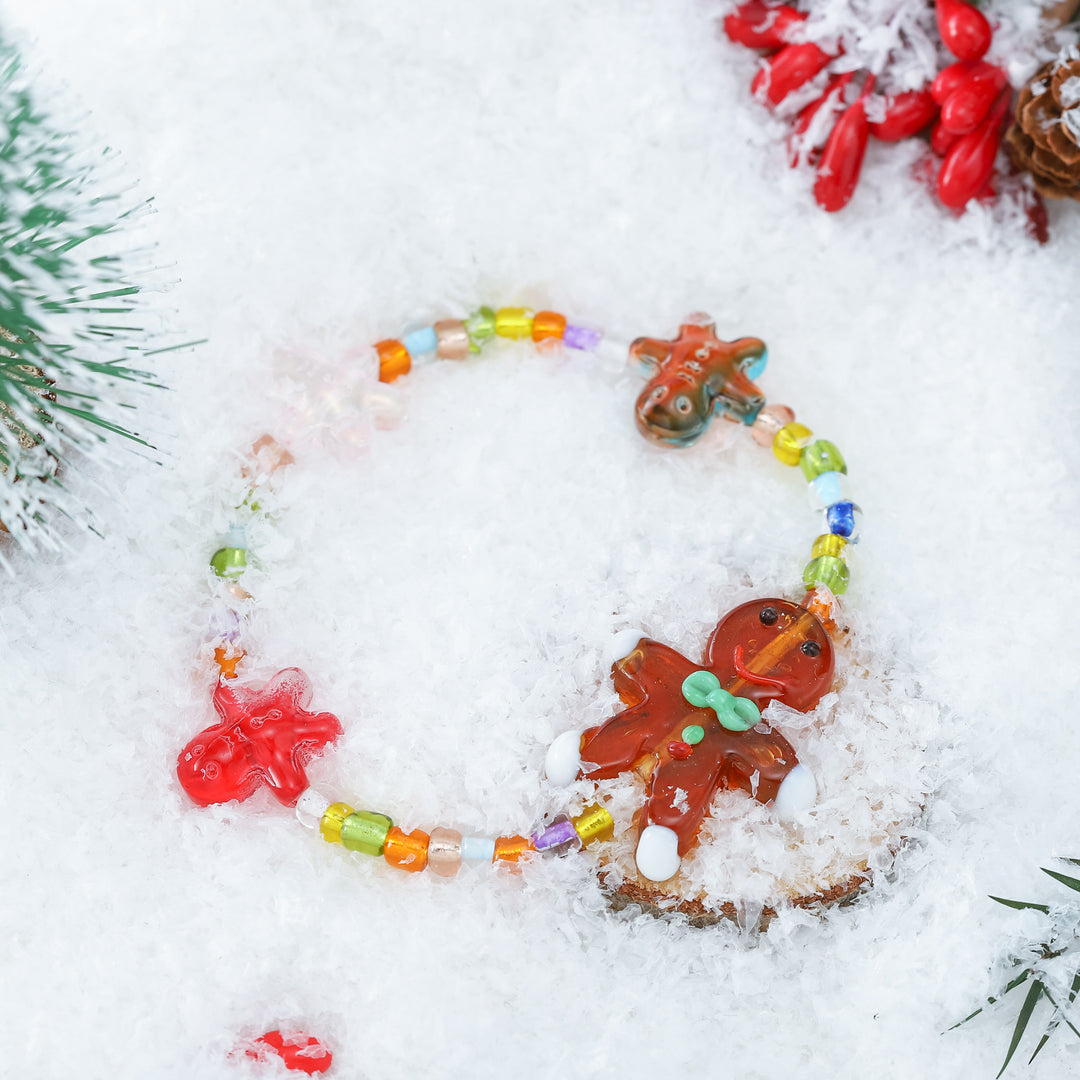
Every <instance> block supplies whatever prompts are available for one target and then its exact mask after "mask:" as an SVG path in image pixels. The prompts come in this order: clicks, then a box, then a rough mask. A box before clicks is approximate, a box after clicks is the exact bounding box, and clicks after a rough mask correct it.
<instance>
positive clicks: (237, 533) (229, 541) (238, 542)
mask: <svg viewBox="0 0 1080 1080" xmlns="http://www.w3.org/2000/svg"><path fill="white" fill-rule="evenodd" d="M225 546H226V547H236V548H246V547H247V529H245V528H244V526H243V525H237V524H236V523H235V522H234V523H233V524H232V525H230V526H229V531H228V533H227V534H226V536H225Z"/></svg>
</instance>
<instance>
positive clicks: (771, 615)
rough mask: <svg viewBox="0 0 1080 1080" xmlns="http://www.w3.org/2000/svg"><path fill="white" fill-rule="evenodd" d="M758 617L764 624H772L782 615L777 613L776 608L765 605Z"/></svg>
mask: <svg viewBox="0 0 1080 1080" xmlns="http://www.w3.org/2000/svg"><path fill="white" fill-rule="evenodd" d="M758 618H759V619H760V620H761V625H762V626H772V625H773V623H775V622H776V620H777V619H778V618H780V616H779V615H778V614H777V613H776V608H774V607H763V608H762V609H761V614H760V615H759V616H758Z"/></svg>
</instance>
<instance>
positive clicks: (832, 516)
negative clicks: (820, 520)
mask: <svg viewBox="0 0 1080 1080" xmlns="http://www.w3.org/2000/svg"><path fill="white" fill-rule="evenodd" d="M825 517H826V520H827V521H828V523H829V532H831V533H835V534H836V535H837V536H843V537H845V538H846V539H847V540H848V541H849V542H850V543H852V544H855V543H857V542H858V539H859V519H860V518H861V517H862V511H861V510H860V509H859V507H858V506H856V505H855V503H853V502H838V503H833V504H832V506H830V507H829V508H828V509H827V510H826V511H825Z"/></svg>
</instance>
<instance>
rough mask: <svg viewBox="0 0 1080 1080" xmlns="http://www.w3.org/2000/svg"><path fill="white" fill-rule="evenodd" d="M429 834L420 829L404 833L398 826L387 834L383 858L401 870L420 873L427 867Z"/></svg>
mask: <svg viewBox="0 0 1080 1080" xmlns="http://www.w3.org/2000/svg"><path fill="white" fill-rule="evenodd" d="M428 839H429V837H428V834H427V833H426V832H421V831H420V830H419V829H413V831H412V832H411V833H403V832H402V831H401V830H400V829H399V828H398V827H397V826H396V825H395V826H394V827H393V828H392V829H391V830H390V831H389V832H388V833H387V834H386V847H385V848H384V849H383V858H384V859H386V861H387V862H388V863H389V864H390V865H391V866H396V867H397V868H398V869H399V870H408V871H409V873H410V874H415V873H418V872H419V871H420V870H423V869H424V867H425V866H427V849H428Z"/></svg>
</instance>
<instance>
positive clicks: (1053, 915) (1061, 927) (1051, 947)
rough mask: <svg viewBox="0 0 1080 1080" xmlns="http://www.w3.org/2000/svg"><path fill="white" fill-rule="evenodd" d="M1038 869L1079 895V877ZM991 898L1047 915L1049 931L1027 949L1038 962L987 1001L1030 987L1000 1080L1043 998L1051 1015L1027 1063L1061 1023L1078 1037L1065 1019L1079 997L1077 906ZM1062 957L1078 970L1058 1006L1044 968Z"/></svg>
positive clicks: (1079, 912)
mask: <svg viewBox="0 0 1080 1080" xmlns="http://www.w3.org/2000/svg"><path fill="white" fill-rule="evenodd" d="M1062 861H1063V862H1068V863H1071V864H1073V865H1075V866H1080V859H1072V858H1069V859H1062ZM1040 869H1042V872H1043V873H1044V874H1047V875H1049V876H1050V877H1052V878H1053V879H1054V880H1055V881H1057V882H1059V883H1060V884H1062V885H1065V886H1066V887H1067V888H1069V889H1071V890H1072V891H1074V892H1077V893H1080V878H1075V877H1071V876H1069V875H1067V874H1062V873H1060V872H1059V871H1057V870H1048V869H1047V868H1046V867H1041V868H1040ZM990 899H991V900H994V901H995V902H996V903H999V904H1003V905H1004V906H1005V907H1008V908H1012V909H1013V910H1015V911H1038V912H1040V913H1041V914H1042V915H1045V916H1047V918H1048V919H1049V920H1050V927H1049V930H1050V932H1049V933H1048V935H1047V941H1048V943H1044V944H1041V945H1037V946H1035V945H1033V946H1032V947H1031V949H1030V950H1028V952H1029V955H1030V954H1031V953H1035V954H1036V956H1037V959H1036V960H1035V961H1034V962H1033V963H1031V962H1029V963H1028V964H1027V965H1026V966H1025V967H1024V968H1023V970H1022V971H1021V972H1020V973H1019V974H1018V975H1016V976H1014V977H1013V978H1012V979H1010V980H1009V981H1008V982H1007V983H1006V984H1005V986H1003V987H1002V988H1001V990H999V991H998V992H997V993H996V994H995V995H993V996H992V997H988V998H987V999H986V1005H994V1004H995V1003H997V1002H998V1001H1000V1000H1001V999H1002V998H1004V997H1005V996H1006V995H1007V994H1009V993H1011V992H1012V991H1013V990H1015V989H1017V988H1018V987H1020V986H1023V985H1024V984H1025V983H1027V984H1029V985H1028V991H1027V994H1026V995H1025V997H1024V1000H1023V1003H1022V1004H1021V1006H1020V1011H1019V1013H1018V1014H1017V1017H1016V1022H1015V1023H1014V1025H1013V1030H1012V1037H1011V1039H1010V1041H1009V1047H1008V1050H1007V1051H1006V1054H1005V1060H1004V1061H1003V1062H1002V1065H1001V1069H1000V1071H999V1072H998V1074H997V1075H998V1077H999V1078H1000V1077H1001V1076H1002V1074H1003V1073H1004V1072H1005V1070H1006V1069H1007V1068H1008V1067H1009V1064H1010V1062H1011V1061H1012V1059H1013V1057H1014V1056H1015V1054H1016V1051H1017V1049H1018V1048H1019V1047H1020V1044H1021V1042H1022V1041H1023V1039H1024V1036H1025V1034H1026V1033H1027V1030H1028V1027H1029V1026H1030V1025H1031V1022H1032V1020H1033V1018H1034V1017H1035V1015H1036V1012H1037V1011H1038V1007H1039V1005H1040V1003H1041V1002H1042V1001H1043V999H1045V1000H1046V1002H1047V1003H1048V1004H1049V1005H1050V1008H1051V1013H1050V1016H1049V1019H1048V1020H1047V1023H1046V1026H1045V1028H1044V1029H1043V1033H1042V1037H1041V1038H1040V1039H1039V1042H1038V1044H1037V1045H1036V1047H1035V1050H1034V1052H1033V1053H1032V1055H1031V1057H1030V1058H1028V1064H1029V1065H1030V1064H1031V1063H1032V1062H1033V1061H1034V1060H1035V1059H1036V1058H1037V1057H1038V1056H1039V1054H1040V1053H1041V1052H1042V1049H1043V1047H1045V1046H1046V1044H1047V1042H1048V1041H1049V1039H1050V1037H1051V1036H1052V1035H1053V1034H1054V1032H1055V1031H1056V1030H1057V1029H1058V1027H1059V1026H1060V1025H1061V1024H1062V1023H1064V1024H1065V1026H1066V1027H1068V1028H1069V1029H1070V1030H1071V1031H1072V1033H1073V1034H1074V1035H1076V1036H1077V1038H1080V1030H1078V1029H1077V1027H1076V1025H1075V1024H1074V1023H1073V1021H1072V1020H1071V1019H1070V1018H1069V1016H1068V1013H1069V1012H1070V1011H1071V1010H1072V1008H1073V1005H1074V1003H1075V1001H1076V998H1077V995H1078V994H1080V945H1078V942H1080V904H1078V903H1077V902H1075V901H1073V902H1071V903H1067V904H1065V905H1055V906H1051V905H1050V904H1040V903H1035V902H1033V901H1028V900H1008V899H1005V898H1004V897H1001V896H991V897H990ZM1063 956H1065V957H1067V956H1071V957H1072V958H1073V960H1075V961H1076V964H1077V967H1076V972H1075V974H1074V975H1073V978H1072V984H1071V986H1070V989H1069V995H1068V998H1067V1000H1066V1001H1065V1003H1064V1005H1061V1004H1059V1002H1058V1001H1057V1000H1056V999H1055V997H1054V995H1053V993H1052V992H1051V989H1050V985H1051V984H1052V982H1053V980H1052V979H1051V978H1050V977H1049V972H1048V967H1047V965H1048V962H1049V961H1051V960H1056V959H1058V958H1060V957H1063ZM1019 963H1020V962H1019V961H1018V962H1017V966H1019ZM1070 967H1071V965H1070ZM986 1005H984V1006H980V1007H979V1008H978V1009H976V1010H975V1011H974V1012H973V1013H970V1014H969V1015H967V1016H965V1017H964V1019H963V1020H960V1021H959V1022H958V1023H956V1024H953V1026H952V1027H951V1028H950V1029H949V1030H950V1031H952V1030H955V1029H956V1028H958V1027H960V1026H961V1025H963V1024H966V1023H967V1022H968V1021H969V1020H972V1019H974V1018H975V1017H976V1016H978V1015H979V1014H980V1013H981V1012H982V1011H983V1009H984V1008H986Z"/></svg>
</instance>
